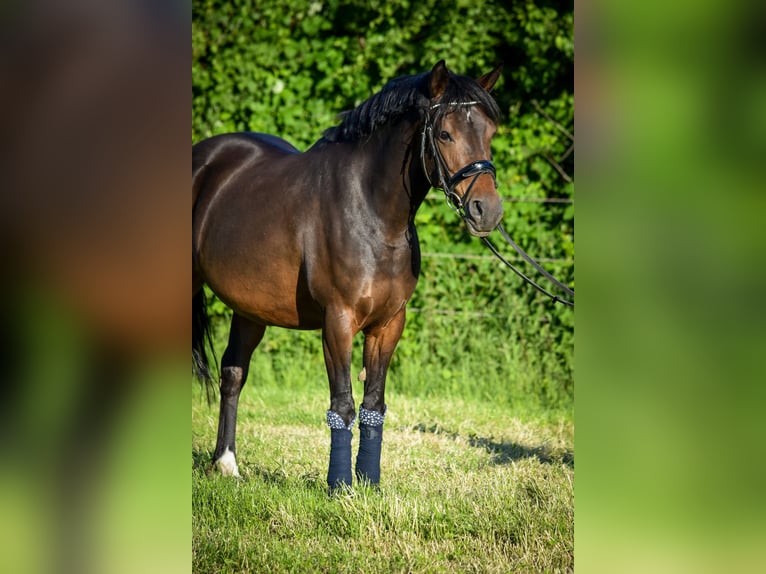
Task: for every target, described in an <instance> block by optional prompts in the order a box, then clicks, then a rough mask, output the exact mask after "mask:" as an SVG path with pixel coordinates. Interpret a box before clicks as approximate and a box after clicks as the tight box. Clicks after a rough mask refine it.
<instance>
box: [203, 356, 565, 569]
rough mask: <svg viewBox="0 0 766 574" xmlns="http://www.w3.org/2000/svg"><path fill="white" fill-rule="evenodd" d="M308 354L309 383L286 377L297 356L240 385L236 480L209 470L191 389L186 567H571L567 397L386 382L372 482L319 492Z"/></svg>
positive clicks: (318, 395)
mask: <svg viewBox="0 0 766 574" xmlns="http://www.w3.org/2000/svg"><path fill="white" fill-rule="evenodd" d="M257 355H258V352H256V357H257ZM257 360H258V359H256V358H255V357H254V363H253V367H254V368H255V366H256V361H257ZM320 360H321V359H320ZM310 361H311V362H312V365H311V368H310V369H308V370H310V371H311V372H312V373H313V374H312V376H311V377H310V380H312V381H315V382H314V383H305V382H304V383H302V384H299V383H296V382H295V375H294V374H295V373H299V375H298V376H300V377H303V376H304V374H305V371H306V370H307V365H306V364H305V363H303V364H297V363H296V364H295V369H294V370H293V371H292V373H293V374H291V373H290V372H288V373H286V374H285V379H286V380H289V381H290V383H289V384H280V382H279V381H278V378H273V377H271V376H265V377H263V376H262V377H260V378H259V380H258V382H252V381H251V382H250V383H249V384H248V386H247V387H246V388H245V390H244V392H243V394H242V397H241V401H240V408H239V418H238V435H237V440H238V442H237V450H238V460H239V466H240V472H241V473H242V479H241V480H236V479H232V478H227V477H221V476H219V475H217V474H216V473H213V472H211V471H210V457H211V454H212V449H213V448H214V446H215V435H216V424H217V407H209V406H208V405H207V404H206V402H205V399H204V397H203V393H202V392H201V391H200V390H199V389H195V391H194V395H193V400H192V489H193V490H192V493H193V494H192V505H193V521H192V537H193V568H194V571H195V572H206V573H208V572H210V573H215V572H221V573H223V572H245V573H248V572H301V573H302V572H354V573H359V572H376V573H377V572H570V571H573V569H574V557H573V547H574V541H573V538H574V534H573V532H574V493H573V482H574V454H573V444H574V425H573V422H572V417H571V414H569V413H571V409H570V410H567V409H566V408H564V409H561V410H558V411H550V410H548V411H542V410H540V411H537V412H536V413H534V414H531V413H532V412H533V411H530V410H529V409H524V408H521V406H520V408H519V409H516V410H514V409H513V408H510V407H509V406H508V405H507V404H505V403H495V402H492V401H488V400H485V399H483V398H481V397H478V396H473V395H472V394H471V393H470V392H469V393H465V394H463V395H461V394H460V393H457V394H456V395H455V396H449V395H443V396H425V395H423V396H417V394H412V393H406V394H405V393H402V392H396V391H395V390H392V391H390V392H389V393H388V395H387V396H388V401H387V402H388V407H389V410H388V415H387V417H386V425H385V431H384V444H383V457H382V480H381V488H380V490H379V491H375V490H371V489H368V488H365V487H358V486H355V488H354V489H353V491H351V492H349V493H346V494H343V495H340V496H336V497H333V498H329V497H328V496H327V486H326V483H325V476H326V472H327V459H328V452H329V431H328V430H327V428H326V427H325V425H324V420H323V419H324V412H325V410H326V408H327V404H328V397H327V390H326V384H325V383H324V380H323V369H322V367H321V363H319V365H313V361H314V359H313V358H312V359H310ZM315 367H318V368H319V370H317V369H316V368H315ZM253 372H254V373H258V371H257V370H254V371H253ZM251 376H252V375H251ZM304 380H305V379H304ZM361 390H362V389H361V386H360V385H359V384H358V383H355V389H354V391H355V396H356V397H357V401H358V400H360V397H361V396H362V392H361ZM356 445H357V432H356V431H355V433H354V449H356Z"/></svg>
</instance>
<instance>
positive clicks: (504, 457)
mask: <svg viewBox="0 0 766 574" xmlns="http://www.w3.org/2000/svg"><path fill="white" fill-rule="evenodd" d="M412 428H413V430H417V431H420V432H423V433H431V434H436V435H443V436H446V437H449V438H451V439H453V440H455V439H458V438H460V435H459V434H458V433H456V432H451V431H447V430H444V429H443V428H441V427H440V426H438V425H431V426H426V425H425V424H423V423H420V424H417V425H415V426H414V427H412ZM465 440H466V441H467V442H468V444H470V445H471V446H472V447H475V448H483V449H484V450H486V451H487V452H488V453H489V454H490V455H492V460H491V461H490V462H491V464H496V465H500V464H508V463H510V462H513V461H515V460H522V459H525V458H536V459H537V460H538V461H540V462H541V463H543V464H565V465H567V466H569V467H570V468H574V453H573V452H572V451H571V450H569V449H567V450H565V451H564V452H563V453H560V452H553V451H552V450H551V449H550V448H548V447H546V446H544V445H541V446H538V447H528V446H524V445H520V444H517V443H515V442H497V441H494V440H492V439H489V438H484V437H478V436H475V435H471V436H468V437H466V439H465Z"/></svg>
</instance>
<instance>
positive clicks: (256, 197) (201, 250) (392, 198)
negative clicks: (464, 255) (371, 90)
mask: <svg viewBox="0 0 766 574" xmlns="http://www.w3.org/2000/svg"><path fill="white" fill-rule="evenodd" d="M500 70H501V67H500V66H498V67H497V68H495V69H493V70H492V71H491V72H489V73H487V74H485V75H483V76H481V77H480V78H478V79H476V80H474V79H472V78H468V77H466V76H460V75H456V74H453V73H452V72H450V71H449V70H447V68H446V66H445V64H444V61H440V62H439V63H437V64H436V65H435V66H434V67H433V69H432V70H431V71H430V72H427V73H423V74H418V75H415V76H407V77H401V78H397V79H395V80H392V81H391V82H389V83H388V84H387V85H386V86H385V87H383V89H382V90H381V91H380V92H379V93H377V94H374V95H373V96H371V97H370V98H369V99H367V100H366V101H365V102H363V103H362V104H360V105H359V106H358V107H357V108H355V109H354V110H351V111H349V112H346V113H345V114H344V115H343V117H342V121H341V123H340V125H338V126H336V127H333V128H330V129H328V130H327V131H325V132H324V135H323V137H322V138H321V139H320V140H319V141H317V142H316V143H315V144H314V145H313V146H312V147H311V148H310V149H308V150H307V151H305V152H304V153H301V152H299V151H298V150H297V149H296V148H294V147H293V146H292V145H290V144H289V143H287V142H286V141H284V140H282V139H280V138H277V137H275V136H271V135H265V134H255V133H239V134H224V135H218V136H215V137H211V138H209V139H206V140H204V141H201V142H199V143H198V144H196V145H195V146H193V147H192V192H193V212H192V265H193V285H192V293H193V306H192V313H193V321H192V323H193V332H192V349H193V357H194V369H195V372H196V374H197V376H198V377H200V378H201V379H203V380H205V379H207V381H208V382H210V380H211V374H210V370H209V363H208V358H207V355H206V349H207V344H208V343H209V334H208V333H207V327H208V324H207V316H206V311H205V298H204V294H203V290H202V287H203V284H207V285H208V286H209V287H210V289H211V290H212V291H213V292H214V293H215V294H216V295H217V296H218V297H219V298H220V299H221V300H222V301H223V302H224V303H226V304H227V305H228V306H229V307H231V309H232V310H233V312H234V314H233V318H232V322H231V330H230V333H229V341H228V345H227V347H226V350H225V352H224V354H223V357H222V360H221V369H220V393H221V397H220V401H221V403H220V414H219V422H218V440H217V444H216V448H215V454H214V461H215V463H216V465H217V466H218V468H219V469H220V470H221V472H223V473H224V474H232V475H238V468H237V462H236V458H235V452H236V449H235V427H236V418H237V403H238V401H239V394H240V392H241V390H242V386H243V385H244V384H245V380H246V379H247V374H248V365H249V362H250V357H251V355H252V353H253V351H254V350H255V348H256V346H258V343H259V342H260V341H261V339H262V338H263V334H264V331H265V330H266V327H268V326H278V327H286V328H289V329H321V330H322V343H323V348H324V359H325V365H326V367H327V376H328V378H329V382H330V408H329V410H328V411H327V424H328V426H329V427H330V429H331V441H330V463H329V470H328V474H327V482H328V485H329V487H330V490H331V491H332V490H334V489H335V488H337V487H339V486H350V485H351V482H352V471H351V436H352V435H351V431H352V428H353V425H354V422H355V420H356V418H357V417H356V408H355V405H354V399H353V397H352V395H351V349H352V340H353V338H354V336H355V335H356V334H357V333H358V332H360V331H361V332H363V333H364V359H363V360H364V369H365V372H366V379H365V382H364V399H363V401H362V403H361V405H360V407H359V432H360V440H359V452H358V455H357V459H356V476H357V479H358V480H361V481H367V482H369V483H371V484H374V485H377V484H378V483H379V480H380V451H381V440H382V432H383V420H384V418H385V414H386V404H385V400H384V392H385V386H386V372H387V370H388V365H389V362H390V360H391V356H392V354H393V352H394V348H395V347H396V344H397V343H398V341H399V338H400V336H401V334H402V330H403V328H404V321H405V306H406V304H407V301H408V300H409V298H410V296H411V295H412V293H413V291H414V289H415V284H416V283H417V280H418V274H419V270H420V252H419V246H418V238H417V232H416V230H415V225H414V217H415V212H416V211H417V209H418V207H419V206H420V204H421V202H422V201H423V199H424V198H425V196H426V193H428V190H429V189H430V188H431V187H437V188H441V189H443V190H444V191H445V193H446V194H447V196H448V197H449V198H450V200H451V201H452V202H453V203H454V204H455V205H456V206H457V207H458V208H459V209H460V210H461V211H462V212H463V214H464V219H465V222H466V226H467V227H468V230H469V232H470V233H472V234H473V235H476V236H485V235H487V234H489V233H490V232H491V231H492V230H493V229H494V228H495V227H496V226H497V225H498V223H499V222H500V220H501V218H502V215H503V207H502V202H501V199H500V197H499V196H498V194H497V190H496V183H495V168H494V165H493V164H492V162H491V153H490V141H491V139H492V136H493V135H494V133H495V130H496V126H497V123H498V120H499V116H500V113H499V110H498V107H497V104H496V103H495V101H494V100H493V98H492V97H491V96H490V94H489V90H490V89H491V88H492V86H493V85H494V84H495V82H496V81H497V78H498V77H499V75H500ZM206 341H207V342H206Z"/></svg>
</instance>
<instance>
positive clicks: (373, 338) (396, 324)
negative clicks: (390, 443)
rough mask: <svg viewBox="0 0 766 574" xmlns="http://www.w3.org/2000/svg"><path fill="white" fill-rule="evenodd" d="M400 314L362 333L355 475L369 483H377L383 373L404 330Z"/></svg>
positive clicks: (382, 411)
mask: <svg viewBox="0 0 766 574" xmlns="http://www.w3.org/2000/svg"><path fill="white" fill-rule="evenodd" d="M404 313H405V312H404V309H402V310H401V311H399V313H398V314H397V315H395V316H394V318H393V319H392V320H391V321H389V322H388V323H387V324H386V325H385V326H383V327H377V328H373V329H370V330H369V331H366V332H365V336H364V372H365V380H364V401H363V402H362V404H361V406H360V407H359V453H358V454H357V458H356V477H357V480H360V481H365V482H368V483H369V484H371V485H377V484H378V483H379V482H380V451H381V446H382V442H383V420H384V418H385V415H386V404H385V390H386V374H387V373H388V365H389V363H390V362H391V357H392V356H393V354H394V349H395V348H396V344H397V343H398V342H399V338H400V337H401V336H402V331H403V330H404V318H405V314H404Z"/></svg>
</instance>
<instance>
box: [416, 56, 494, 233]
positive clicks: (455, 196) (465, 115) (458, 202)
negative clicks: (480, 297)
mask: <svg viewBox="0 0 766 574" xmlns="http://www.w3.org/2000/svg"><path fill="white" fill-rule="evenodd" d="M501 69H502V66H497V67H496V68H495V69H494V70H492V71H491V72H489V73H487V74H485V75H483V76H481V77H480V78H478V79H477V80H472V79H470V78H466V77H464V76H456V75H454V74H451V73H450V72H449V71H448V70H447V67H446V66H445V64H444V60H442V61H440V62H439V63H438V64H436V65H435V66H434V67H433V69H432V70H431V74H430V78H429V88H430V107H429V110H428V111H427V114H426V120H425V126H424V128H423V138H422V139H423V153H424V156H425V155H430V156H431V159H432V165H431V167H430V169H429V168H428V167H426V166H425V161H424V168H425V169H426V174H427V175H428V177H429V180H430V181H431V182H432V185H433V186H434V187H441V188H442V189H443V190H444V192H445V193H446V194H447V197H448V198H449V199H450V201H452V203H453V204H454V205H455V206H456V207H458V208H460V207H462V209H463V211H464V212H465V222H466V225H467V227H468V231H469V232H470V233H471V234H472V235H477V236H479V237H483V236H485V235H488V234H489V233H490V232H491V231H492V230H493V229H494V228H495V227H497V225H498V224H499V223H500V220H501V219H502V218H503V202H502V200H501V198H500V196H499V195H498V193H497V184H496V182H495V166H494V165H493V163H492V161H491V158H492V153H491V150H490V142H491V140H492V136H493V135H495V130H496V129H497V125H496V122H497V120H498V116H499V111H498V108H497V104H495V102H494V100H493V99H492V97H491V96H490V95H489V90H490V89H492V86H494V84H495V82H496V81H497V79H498V77H499V76H500V71H501Z"/></svg>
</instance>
